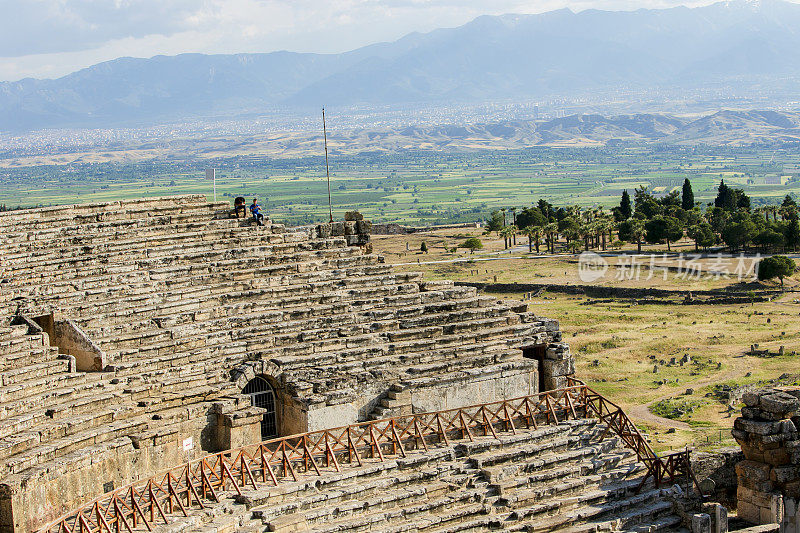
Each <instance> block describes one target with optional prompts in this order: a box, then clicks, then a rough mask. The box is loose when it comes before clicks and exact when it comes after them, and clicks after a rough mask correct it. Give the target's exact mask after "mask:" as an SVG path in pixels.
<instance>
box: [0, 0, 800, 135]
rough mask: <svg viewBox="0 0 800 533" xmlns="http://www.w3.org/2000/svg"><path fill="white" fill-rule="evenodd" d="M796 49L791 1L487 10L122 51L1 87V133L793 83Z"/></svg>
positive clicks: (799, 67) (799, 37) (798, 24)
mask: <svg viewBox="0 0 800 533" xmlns="http://www.w3.org/2000/svg"><path fill="white" fill-rule="evenodd" d="M798 50H800V5H799V4H795V3H790V2H785V1H782V0H762V1H760V2H753V1H746V0H732V1H728V2H720V3H716V4H713V5H710V6H706V7H699V8H693V9H689V8H685V7H677V8H671V9H661V10H644V9H641V10H637V11H613V12H612V11H598V10H587V11H582V12H579V13H573V12H572V11H569V10H567V9H563V10H558V11H552V12H548V13H543V14H539V15H503V16H498V17H490V16H484V17H479V18H477V19H475V20H473V21H472V22H470V23H468V24H465V25H463V26H461V27H458V28H451V29H439V30H435V31H432V32H430V33H426V34H417V33H415V34H410V35H407V36H406V37H403V38H402V39H400V40H398V41H395V42H392V43H381V44H375V45H371V46H367V47H364V48H360V49H357V50H354V51H351V52H346V53H342V54H300V53H291V52H275V53H269V54H236V55H201V54H185V55H179V56H173V57H166V56H157V57H154V58H151V59H132V58H121V59H116V60H113V61H109V62H106V63H101V64H98V65H95V66H92V67H89V68H86V69H83V70H81V71H78V72H75V73H73V74H70V75H67V76H64V77H62V78H59V79H56V80H36V79H25V80H21V81H18V82H5V83H0V131H7V132H9V131H11V132H19V131H26V130H31V129H36V128H44V127H106V126H120V125H130V124H153V123H164V122H170V121H181V120H188V119H195V118H207V117H229V116H241V115H243V114H249V113H259V112H260V111H264V110H272V111H275V110H283V109H286V110H288V109H302V108H304V107H319V105H320V104H322V103H326V104H329V105H334V104H335V105H343V106H344V105H365V106H385V105H399V104H404V103H413V104H426V105H428V104H429V105H436V104H437V103H445V102H446V103H448V104H452V103H453V102H485V101H497V100H502V99H521V98H525V99H531V98H539V97H543V96H546V95H554V94H578V93H586V92H590V91H593V90H601V89H602V90H608V89H614V88H617V89H624V90H626V91H631V90H633V91H646V90H648V89H652V88H657V87H665V86H669V87H687V88H688V87H698V86H702V85H704V84H712V83H723V82H725V83H735V84H738V85H740V86H748V85H753V86H754V87H755V86H758V85H761V86H764V85H765V84H766V85H768V82H769V80H771V79H778V78H787V77H788V78H792V77H800V53H798ZM642 127H643V128H646V127H647V126H646V125H645V124H643V125H642ZM654 127H655V126H654Z"/></svg>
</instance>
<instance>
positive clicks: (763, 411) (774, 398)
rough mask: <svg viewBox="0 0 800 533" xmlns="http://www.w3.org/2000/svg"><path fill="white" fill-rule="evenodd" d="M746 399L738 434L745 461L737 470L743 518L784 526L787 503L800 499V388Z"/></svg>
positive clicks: (762, 392) (737, 423)
mask: <svg viewBox="0 0 800 533" xmlns="http://www.w3.org/2000/svg"><path fill="white" fill-rule="evenodd" d="M742 400H743V401H744V403H745V407H744V408H742V416H741V417H739V418H737V419H736V421H735V422H734V426H733V427H734V429H733V431H732V433H733V437H734V438H735V439H736V441H737V442H738V443H739V445H740V446H741V447H742V451H743V452H744V456H745V460H744V461H741V462H740V463H738V464H737V465H736V475H737V480H738V488H737V509H738V515H739V517H740V518H742V519H743V520H746V521H747V522H750V523H753V524H770V523H779V522H780V521H781V518H782V516H783V499H784V498H790V499H793V500H797V499H798V498H800V433H798V431H800V416H798V413H800V387H794V388H789V387H787V388H775V389H760V390H757V391H753V392H748V393H746V394H744V396H743V397H742Z"/></svg>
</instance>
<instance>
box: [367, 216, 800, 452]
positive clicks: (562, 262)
mask: <svg viewBox="0 0 800 533" xmlns="http://www.w3.org/2000/svg"><path fill="white" fill-rule="evenodd" d="M479 231H480V230H469V229H465V230H440V231H436V232H431V233H424V234H413V235H409V236H388V237H383V236H376V237H374V240H373V242H374V247H375V250H376V251H377V252H378V253H380V254H382V255H384V257H385V258H386V261H387V262H388V263H393V264H396V265H397V268H400V269H404V270H415V271H422V272H425V273H426V278H433V279H453V280H459V281H484V282H493V281H494V280H495V279H496V280H497V281H498V282H507V283H513V282H515V281H516V282H518V283H552V284H556V283H558V284H581V283H582V282H581V281H580V279H579V278H578V271H577V262H576V259H575V258H574V257H568V256H559V257H547V256H537V255H536V254H528V253H526V251H525V250H521V251H515V252H514V253H512V254H505V253H501V252H503V250H504V247H503V241H502V239H497V238H495V237H486V236H481V238H482V239H483V242H484V244H485V248H484V250H482V251H480V252H477V253H475V254H469V253H468V252H466V251H461V250H459V251H456V252H452V251H451V250H452V247H453V246H455V245H456V244H457V243H459V242H462V241H463V240H464V239H465V238H466V236H468V235H470V234H472V235H479V234H480V233H479ZM423 240H424V241H425V242H426V244H427V245H428V248H429V253H427V254H421V253H419V252H418V250H419V247H420V244H421V242H422V241H423ZM520 243H521V241H518V244H520ZM406 246H408V250H406ZM446 249H447V250H446ZM679 249H681V248H680V247H679ZM683 249H684V250H686V251H689V250H690V249H691V248H690V247H689V246H688V243H684V244H683ZM643 251H644V252H645V253H648V252H653V253H656V254H660V253H661V249H660V248H655V247H653V248H647V247H646V248H645V250H643ZM418 260H419V263H417V261H418ZM677 274H678V273H677V272H674V271H670V272H668V274H667V279H666V280H664V279H663V277H662V275H661V273H660V272H659V275H658V276H656V277H655V279H649V280H648V279H639V280H636V279H625V280H617V279H614V278H613V277H606V278H604V279H601V280H598V282H597V283H599V284H602V285H608V286H623V287H659V288H668V289H674V290H678V291H684V290H686V291H688V290H703V289H721V288H725V287H728V286H731V285H736V286H737V287H738V288H741V285H739V284H738V282H737V281H736V280H735V279H730V278H725V277H716V276H710V277H708V278H706V277H703V278H702V279H700V280H693V281H687V280H686V279H683V278H681V277H678V276H677ZM644 277H646V276H644ZM786 284H787V290H788V291H787V292H786V293H783V294H776V296H777V298H774V299H773V300H772V301H769V302H761V303H754V304H736V305H720V304H713V305H681V304H680V301H676V302H674V303H657V304H648V305H641V304H637V303H636V302H634V301H632V300H631V299H622V298H617V299H613V298H610V299H602V300H597V299H593V298H588V297H586V296H573V295H566V294H560V293H557V292H547V291H546V292H544V293H542V294H539V295H537V296H535V297H533V298H527V299H525V298H526V295H525V294H524V293H523V292H516V293H514V292H512V293H503V294H494V295H495V296H497V297H500V298H507V299H511V300H523V299H524V302H525V303H527V304H528V308H529V310H532V311H533V312H535V313H536V314H538V315H541V316H546V317H550V318H555V319H558V320H559V321H560V324H561V329H562V331H563V335H564V340H565V341H567V342H568V343H569V344H570V347H571V349H572V352H573V353H574V354H575V357H576V363H577V367H576V368H577V373H578V375H579V377H581V378H583V379H585V380H587V382H588V383H589V384H590V386H591V387H593V388H595V389H596V390H597V391H598V392H600V393H602V394H604V395H607V396H608V397H609V398H612V399H613V400H614V401H617V402H618V403H620V404H621V405H622V406H623V407H624V408H625V409H626V412H628V413H629V414H630V415H631V416H632V417H633V418H634V420H635V421H636V423H637V425H638V426H639V427H640V428H642V429H644V430H646V431H647V432H648V433H649V435H650V438H651V441H652V443H653V445H654V447H655V448H656V449H657V450H666V449H675V448H679V447H682V446H684V445H685V444H687V443H692V444H694V445H698V446H700V447H706V446H707V447H714V446H720V445H730V444H733V441H732V440H731V438H730V431H729V430H730V428H731V426H732V424H733V419H734V418H735V416H736V414H735V412H733V411H731V410H730V409H729V407H728V404H727V402H726V401H725V400H724V399H721V397H720V387H721V386H723V385H725V386H731V387H737V386H741V385H747V384H754V383H759V382H761V381H766V380H771V379H775V378H778V377H779V376H781V375H783V374H795V375H797V374H800V355H790V354H791V352H792V351H800V319H798V316H800V303H798V301H797V298H798V294H797V293H796V292H791V290H794V289H796V288H800V279H790V280H787V281H786ZM747 288H752V289H759V290H772V289H776V286H775V284H773V283H759V282H755V283H749V284H748V285H747ZM752 344H758V345H759V349H762V350H763V349H769V350H770V351H771V352H772V353H773V354H777V352H778V350H779V349H780V347H781V346H783V347H784V353H785V354H786V355H783V356H777V355H774V356H771V357H757V356H751V355H748V354H747V352H749V350H750V345H752ZM687 354H688V356H689V360H690V362H688V363H684V364H681V363H680V360H681V359H682V358H684V356H685V355H687ZM673 359H674V362H673ZM654 369H657V370H656V372H655V373H654ZM794 379H800V376H795V378H794ZM737 407H738V406H737Z"/></svg>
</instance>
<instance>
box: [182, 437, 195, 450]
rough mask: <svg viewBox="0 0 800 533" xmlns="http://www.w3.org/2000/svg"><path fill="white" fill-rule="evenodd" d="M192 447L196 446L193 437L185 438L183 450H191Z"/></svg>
mask: <svg viewBox="0 0 800 533" xmlns="http://www.w3.org/2000/svg"><path fill="white" fill-rule="evenodd" d="M192 448H194V440H192V437H189V438H188V439H183V451H185V452H188V451H191V449H192Z"/></svg>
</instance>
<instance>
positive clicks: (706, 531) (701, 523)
mask: <svg viewBox="0 0 800 533" xmlns="http://www.w3.org/2000/svg"><path fill="white" fill-rule="evenodd" d="M692 533H711V517H710V516H708V515H707V514H705V513H697V514H693V515H692Z"/></svg>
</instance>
